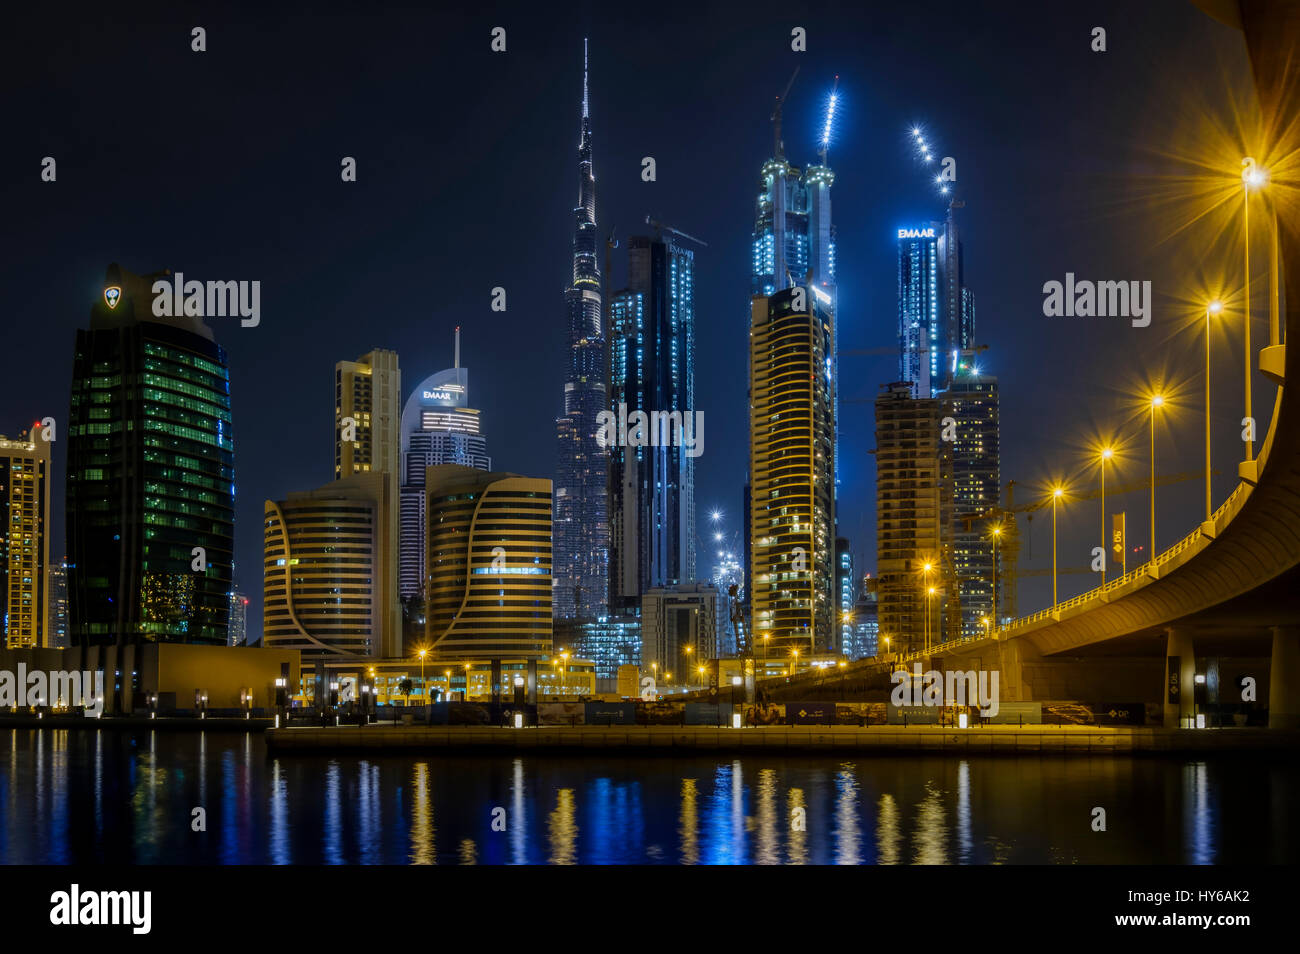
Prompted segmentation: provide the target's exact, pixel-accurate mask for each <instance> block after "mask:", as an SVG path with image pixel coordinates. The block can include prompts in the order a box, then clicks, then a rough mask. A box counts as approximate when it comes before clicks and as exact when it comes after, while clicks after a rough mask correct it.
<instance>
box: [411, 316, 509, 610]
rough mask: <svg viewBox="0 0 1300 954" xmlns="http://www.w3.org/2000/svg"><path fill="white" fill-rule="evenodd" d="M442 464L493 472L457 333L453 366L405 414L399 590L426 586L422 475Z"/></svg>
mask: <svg viewBox="0 0 1300 954" xmlns="http://www.w3.org/2000/svg"><path fill="white" fill-rule="evenodd" d="M439 464H459V465H460V466H462V467H473V468H475V469H476V470H483V471H488V470H491V469H492V458H491V457H489V456H488V452H487V437H486V436H484V434H483V428H482V424H481V422H480V415H479V412H478V410H477V409H476V408H472V407H469V369H467V368H462V367H461V366H460V329H459V328H457V329H456V351H455V366H454V367H451V368H448V369H447V370H445V371H439V372H438V373H437V374H431V375H429V377H427V378H425V379H424V380H423V381H421V382H420V383H419V384H417V385H416V386H415V390H413V391H412V392H411V395H410V397H408V398H407V399H406V405H405V407H404V408H403V410H402V491H401V497H402V531H401V539H402V552H401V571H400V591H401V595H402V597H403V598H407V597H411V596H415V595H416V594H418V593H419V592H420V591H421V590H422V588H423V587H424V582H425V576H424V544H425V540H424V527H425V521H424V506H425V495H424V473H425V469H426V468H428V467H435V466H437V465H439Z"/></svg>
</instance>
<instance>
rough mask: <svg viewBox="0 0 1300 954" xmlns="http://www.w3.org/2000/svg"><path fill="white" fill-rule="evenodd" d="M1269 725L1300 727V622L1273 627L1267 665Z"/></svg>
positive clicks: (1274, 727) (1272, 726)
mask: <svg viewBox="0 0 1300 954" xmlns="http://www.w3.org/2000/svg"><path fill="white" fill-rule="evenodd" d="M1268 727H1269V728H1270V729H1300V626H1274V627H1273V657H1272V660H1271V661H1270V662H1269V667H1268Z"/></svg>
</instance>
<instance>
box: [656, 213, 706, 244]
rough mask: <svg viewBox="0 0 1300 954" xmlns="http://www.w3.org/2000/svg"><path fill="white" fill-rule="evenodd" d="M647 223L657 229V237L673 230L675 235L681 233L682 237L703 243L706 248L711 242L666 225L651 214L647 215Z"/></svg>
mask: <svg viewBox="0 0 1300 954" xmlns="http://www.w3.org/2000/svg"><path fill="white" fill-rule="evenodd" d="M645 224H646V225H648V226H650V227H651V228H652V229H654V230H655V237H656V238H659V237H661V236H662V235H663V233H664V232H671V233H672V234H673V235H680V236H681V237H682V238H684V239H687V240H688V241H691V242H695V243H696V244H697V245H703V246H704V247H705V248H708V247H709V243H708V242H706V241H704V240H703V239H697V238H696V237H695V236H694V235H687V234H686V233H685V232H679V231H678V230H677V229H675V228H673V227H672V226H671V225H664V224H663V223H662V222H660V221H659V220H657V219H655V218H653V217H651V216H649V215H647V216H646V217H645Z"/></svg>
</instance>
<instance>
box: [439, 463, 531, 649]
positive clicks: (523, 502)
mask: <svg viewBox="0 0 1300 954" xmlns="http://www.w3.org/2000/svg"><path fill="white" fill-rule="evenodd" d="M425 488H426V493H427V494H428V498H429V499H428V502H427V504H426V511H425V512H426V513H427V515H428V518H427V519H428V534H427V537H428V554H427V555H426V557H425V565H426V566H427V567H428V580H429V583H428V587H429V589H428V615H427V617H426V624H425V625H426V630H425V633H426V639H427V641H428V644H429V646H430V648H431V650H432V652H433V654H434V656H435V658H438V659H475V658H478V659H481V658H483V657H485V656H486V657H488V658H529V657H532V658H535V657H539V656H545V655H547V654H548V653H550V651H551V635H552V627H551V621H552V620H551V612H552V583H551V482H550V481H549V480H537V479H534V478H530V477H521V476H519V475H518V474H507V473H484V472H483V471H481V470H475V469H474V468H472V467H459V466H457V465H455V464H444V465H442V466H439V467H430V468H429V469H428V471H427V473H426V475H425Z"/></svg>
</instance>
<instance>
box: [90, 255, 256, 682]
mask: <svg viewBox="0 0 1300 954" xmlns="http://www.w3.org/2000/svg"><path fill="white" fill-rule="evenodd" d="M169 274H170V273H161V274H159V275H151V276H145V277H141V276H138V275H133V274H131V273H130V272H128V271H126V270H125V269H123V268H119V267H118V266H117V265H110V266H109V268H108V274H107V277H106V280H105V282H104V288H103V292H102V293H101V294H100V295H99V297H98V299H97V300H96V302H95V303H94V305H93V306H92V307H91V313H90V328H89V329H88V330H84V329H83V330H79V331H78V332H77V341H76V352H75V357H74V360H73V370H72V402H71V411H70V415H69V420H68V464H67V498H66V499H67V543H68V548H67V552H68V561H69V565H68V592H69V616H70V629H71V639H72V643H73V645H74V646H85V645H109V646H131V645H138V644H140V643H144V642H186V643H207V644H210V645H215V646H223V645H225V643H226V638H227V631H226V627H227V614H228V609H229V604H228V601H227V600H228V594H229V592H230V582H231V554H232V547H233V542H234V533H233V522H234V498H235V482H234V481H235V470H234V443H233V441H232V439H231V429H230V376H229V372H228V371H227V367H226V353H225V351H224V350H223V349H222V348H221V347H219V346H218V345H217V344H216V342H215V341H214V340H213V335H212V330H211V329H210V328H209V327H208V326H207V325H205V324H204V323H203V320H202V319H200V318H191V317H176V318H156V317H154V315H153V312H152V308H151V302H152V300H153V291H152V283H153V281H154V279H163V280H167V279H166V276H168V275H169ZM196 548H198V549H197V550H196ZM121 669H122V671H123V672H130V671H131V668H130V667H129V666H127V665H122V666H121ZM121 688H122V689H123V690H124V691H125V690H126V689H127V688H136V689H138V686H132V687H128V686H126V685H123V686H121Z"/></svg>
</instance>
